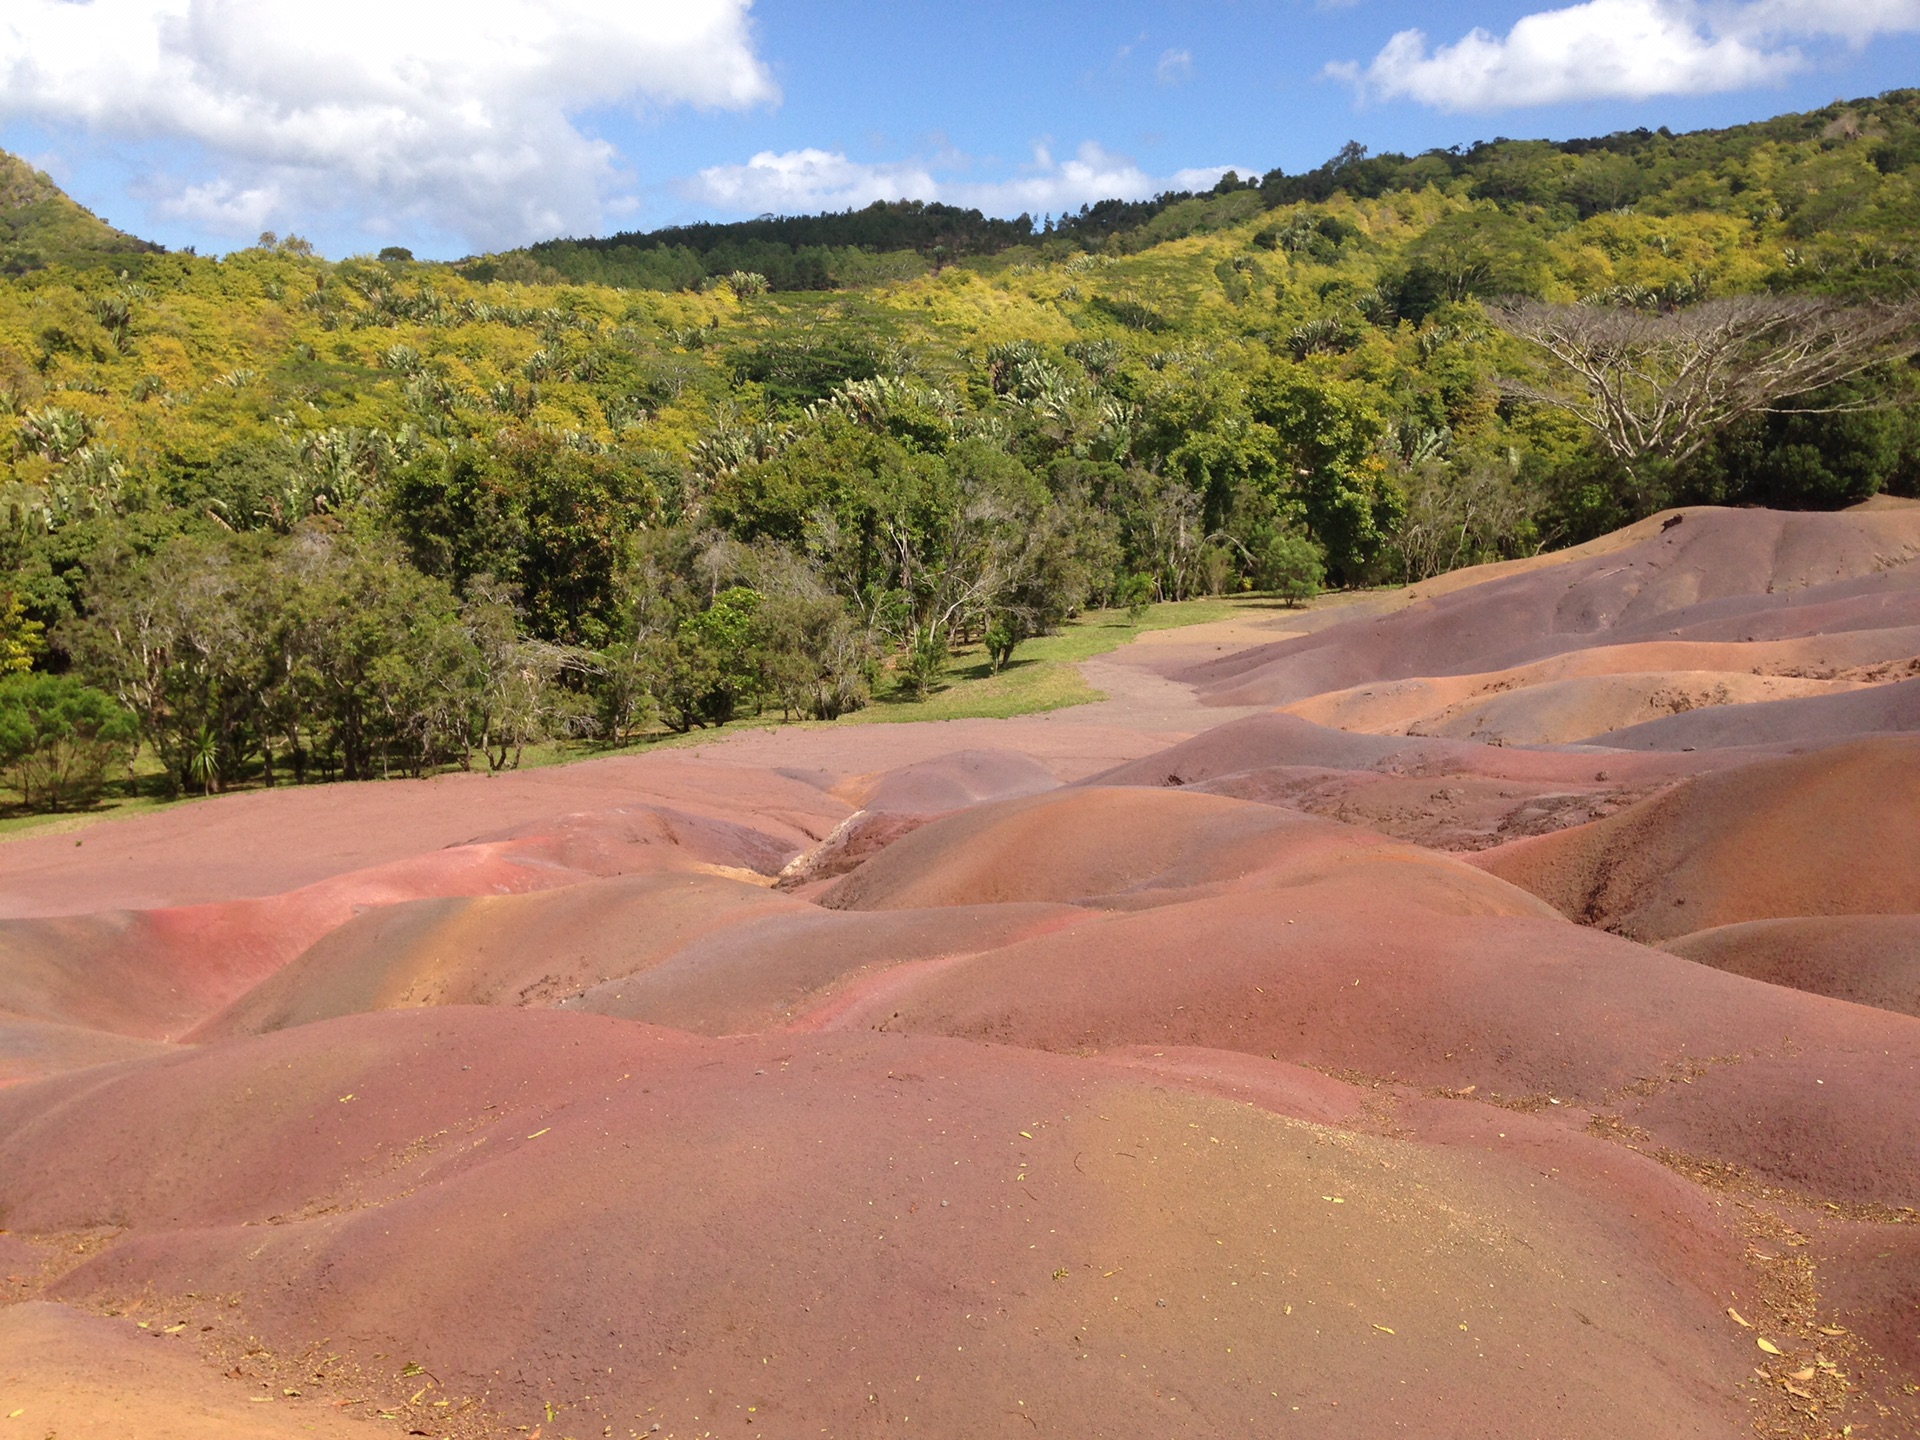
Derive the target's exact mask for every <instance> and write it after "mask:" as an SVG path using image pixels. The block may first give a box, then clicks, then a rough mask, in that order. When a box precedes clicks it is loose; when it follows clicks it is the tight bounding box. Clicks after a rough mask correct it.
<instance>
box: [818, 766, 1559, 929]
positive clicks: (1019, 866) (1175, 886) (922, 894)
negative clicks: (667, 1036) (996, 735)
mask: <svg viewBox="0 0 1920 1440" xmlns="http://www.w3.org/2000/svg"><path fill="white" fill-rule="evenodd" d="M1340 868H1364V869H1367V870H1368V871H1369V872H1370V873H1374V874H1377V875H1378V876H1379V877H1380V878H1381V880H1382V882H1383V883H1390V884H1393V885H1396V886H1399V887H1402V888H1404V889H1405V890H1406V891H1407V892H1408V893H1409V894H1413V893H1417V894H1418V895H1420V896H1421V898H1422V899H1423V900H1424V901H1425V902H1426V903H1429V904H1432V905H1434V906H1436V907H1438V908H1440V909H1443V910H1449V911H1453V912H1456V913H1489V914H1531V913H1542V912H1536V911H1535V910H1534V908H1533V907H1532V906H1531V905H1530V904H1529V903H1528V902H1527V900H1526V898H1525V897H1524V896H1522V895H1520V894H1518V893H1516V892H1514V891H1512V890H1510V889H1508V888H1507V887H1504V886H1485V885H1480V884H1477V883H1476V881H1475V877H1473V875H1472V872H1471V871H1470V869H1469V868H1468V867H1466V866H1463V865H1460V864H1458V863H1456V862H1454V861H1451V860H1447V859H1443V858H1441V857H1439V856H1434V855H1431V854H1429V853H1427V852H1424V851H1419V850H1415V849H1412V848H1411V847H1408V846H1404V845H1399V844H1397V843H1395V842H1394V841H1391V840H1388V839H1386V838H1385V837H1383V836H1379V835H1372V834H1369V833H1368V832H1366V831H1364V830H1355V829H1353V828H1351V827H1349V826H1344V825H1337V824H1334V823H1332V822H1329V821H1325V820H1318V819H1315V818H1312V817H1310V816H1305V815H1297V814H1293V813H1291V812H1288V811H1285V810H1281V809H1277V808H1275V807H1271V806H1265V805H1252V804H1247V803H1245V802H1243V801H1238V800H1225V799H1221V798H1219V797H1217V796H1212V795H1196V794H1189V793H1187V792H1184V791H1178V790H1149V789H1135V788H1129V789H1104V788H1100V789H1078V788H1076V789H1071V790H1063V791H1058V792H1055V793H1052V794H1048V795H1041V796H1036V797H1033V798H1031V799H1026V800H1009V801H1002V802H1001V803H999V804H996V805H981V806H978V807H976V808H974V809H972V810H963V811H961V812H960V813H958V814H956V815H949V816H947V817H945V818H944V819H941V820H937V821H934V822H933V823H932V824H930V825H927V826H925V827H924V828H922V829H919V830H916V831H915V832H914V833H913V834H911V835H909V836H907V837H906V838H905V839H903V840H900V841H897V842H895V843H894V844H893V845H891V846H889V847H888V848H887V849H886V850H884V851H882V852H881V853H880V854H879V855H876V856H875V857H874V858H873V859H871V860H869V861H867V862H866V864H864V865H862V866H861V867H860V868H859V869H858V870H856V871H854V872H853V873H852V874H851V875H849V876H847V877H846V878H845V879H844V880H842V881H840V882H839V883H838V884H837V885H835V886H834V888H833V889H831V890H830V891H828V892H826V893H825V894H824V895H822V896H821V897H820V903H821V904H823V905H826V906H828V907H830V908H834V909H844V910H901V909H919V908H924V907H929V906H941V905H984V904H996V903H1005V902H1009V901H1022V900H1025V901H1048V900H1050V901H1056V902H1060V903H1065V904H1072V903H1075V902H1079V901H1087V900H1099V901H1102V902H1104V903H1107V904H1116V905H1135V904H1165V903H1169V902H1172V901H1175V900H1178V899H1180V898H1182V895H1183V894H1186V893H1191V892H1193V891H1195V890H1196V889H1200V888H1210V889H1218V888H1220V887H1223V886H1238V885H1293V884H1302V883H1306V882H1307V881H1309V880H1312V879H1314V878H1317V877H1319V876H1321V875H1323V874H1324V873H1325V872H1327V871H1328V870H1329V869H1340ZM1389 877H1390V878H1389Z"/></svg>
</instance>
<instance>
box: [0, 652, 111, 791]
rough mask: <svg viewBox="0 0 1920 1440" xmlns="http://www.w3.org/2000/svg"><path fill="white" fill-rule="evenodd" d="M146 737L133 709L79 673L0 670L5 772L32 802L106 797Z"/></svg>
mask: <svg viewBox="0 0 1920 1440" xmlns="http://www.w3.org/2000/svg"><path fill="white" fill-rule="evenodd" d="M139 737H140V723H139V721H138V720H137V719H136V718H135V717H134V715H133V714H132V713H130V712H129V711H127V710H125V709H123V708H121V707H120V706H119V705H116V704H115V703H114V702H113V700H112V698H111V697H110V696H108V695H105V694H103V693H102V692H100V691H98V690H95V689H94V688H93V687H92V686H89V685H85V684H82V683H81V682H80V681H79V680H78V679H76V678H75V677H73V676H71V675H24V674H15V675H8V676H6V677H4V678H0V774H4V775H6V777H7V780H8V783H9V784H11V785H12V786H13V788H14V789H15V790H17V791H18V792H19V794H20V799H21V802H22V803H23V804H25V805H27V806H29V807H30V808H40V809H48V810H58V809H60V808H61V807H62V806H67V805H84V804H89V803H91V802H92V801H94V800H95V799H97V798H99V795H100V791H101V787H102V786H103V785H104V784H105V782H106V777H107V775H108V773H109V772H110V771H112V770H113V769H115V768H116V767H118V766H122V765H124V764H126V763H127V761H129V760H130V759H132V757H133V749H134V746H135V745H136V744H137V743H138V740H139Z"/></svg>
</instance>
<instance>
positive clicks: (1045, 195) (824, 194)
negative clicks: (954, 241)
mask: <svg viewBox="0 0 1920 1440" xmlns="http://www.w3.org/2000/svg"><path fill="white" fill-rule="evenodd" d="M951 168H960V169H965V168H967V161H966V157H964V156H958V155H953V154H951V153H949V154H947V155H945V156H943V157H942V163H941V164H940V165H937V166H929V165H924V164H921V163H919V162H900V163H893V164H868V163H865V162H862V161H858V160H851V159H849V158H848V157H847V156H845V155H843V154H841V153H840V152H838V151H831V150H812V149H809V150H790V151H787V152H786V153H784V154H776V153H774V152H772V151H763V152H762V153H760V154H758V155H755V156H754V157H753V158H752V159H751V160H749V161H747V163H746V164H744V165H716V166H713V167H712V168H710V169H707V170H702V171H701V172H700V173H699V174H698V175H697V176H695V177H694V179H692V180H691V181H689V182H687V183H686V184H684V185H683V186H682V187H681V189H682V193H683V194H684V196H685V197H686V198H687V199H689V200H692V201H695V202H697V203H699V204H703V205H709V206H712V207H713V208H715V209H716V210H720V211H722V212H725V213H730V214H736V215H752V214H764V213H768V212H773V213H778V214H788V215H792V214H805V213H807V212H809V211H814V210H845V209H849V208H852V209H857V208H859V207H861V206H863V205H868V204H871V203H872V202H873V201H875V200H928V201H933V200H939V201H944V202H946V203H947V204H950V205H965V206H971V207H973V208H975V209H978V210H983V211H985V212H986V213H987V214H989V215H1017V214H1020V213H1022V212H1025V213H1026V214H1029V215H1041V214H1045V213H1049V212H1051V213H1058V212H1061V211H1064V210H1070V209H1075V208H1077V207H1079V206H1080V205H1083V204H1086V203H1088V202H1091V201H1094V200H1109V199H1120V200H1138V199H1144V198H1145V197H1147V196H1150V195H1157V194H1159V193H1160V192H1162V191H1165V190H1204V189H1208V188H1209V187H1211V186H1212V185H1213V183H1214V182H1215V181H1216V180H1218V179H1219V178H1220V177H1221V176H1222V175H1223V174H1225V173H1226V172H1227V170H1228V169H1230V168H1233V167H1229V166H1226V165H1207V166H1200V167H1197V168H1194V169H1187V170H1177V171H1175V172H1174V173H1173V174H1171V175H1161V176H1155V175H1149V174H1148V173H1147V172H1146V171H1145V170H1143V169H1141V168H1140V166H1139V165H1138V164H1136V163H1135V162H1134V161H1132V160H1129V159H1128V158H1126V157H1125V156H1122V155H1115V154H1113V153H1112V152H1111V151H1108V150H1106V149H1104V148H1102V147H1101V146H1099V145H1097V144H1095V143H1094V142H1092V141H1088V142H1087V143H1085V144H1083V145H1082V146H1081V147H1080V148H1079V150H1077V151H1076V152H1075V153H1074V155H1073V157H1072V158H1071V159H1066V160H1057V159H1055V158H1054V156H1053V153H1052V152H1051V151H1050V150H1049V149H1048V148H1047V147H1046V146H1044V145H1042V146H1037V147H1035V149H1034V153H1033V161H1032V163H1031V164H1029V165H1027V166H1025V167H1023V168H1022V171H1021V173H1020V174H1018V175H1015V176H1012V177H1010V178H1008V179H1005V180H969V179H957V178H951V177H949V178H942V177H941V175H940V174H938V173H936V172H937V171H940V170H944V169H951ZM1240 173H1241V174H1242V175H1252V174H1258V173H1259V172H1258V171H1257V170H1250V169H1247V168H1244V167H1242V168H1241V169H1240Z"/></svg>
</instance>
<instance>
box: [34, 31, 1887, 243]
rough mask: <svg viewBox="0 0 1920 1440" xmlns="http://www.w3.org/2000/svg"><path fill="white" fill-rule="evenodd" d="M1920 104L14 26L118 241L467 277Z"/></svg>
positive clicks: (930, 42) (1855, 42) (1762, 81)
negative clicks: (402, 253)
mask: <svg viewBox="0 0 1920 1440" xmlns="http://www.w3.org/2000/svg"><path fill="white" fill-rule="evenodd" d="M1916 82H1920V0H1854V3H1852V4H1849V5H1846V6H1844V7H1842V6H1838V5H1834V4H1831V3H1827V0H1719V3H1700V0H1583V3H1578V4H1571V5H1555V4H1552V3H1536V4H1532V5H1528V4H1524V3H1477V4H1445V5H1442V4H1427V5H1417V4H1412V3H1405V0H1347V3H1337V4H1336V3H1329V0H1318V3H1315V0H1189V3H1185V4H1156V3H1107V4H1099V5H1095V4H1082V3H1073V4H1051V5H1039V4H1031V3H1030V4H1010V3H999V0H987V3H973V4H968V5H962V6H952V5H947V6H936V5H932V4H924V3H918V0H896V3H892V4H884V3H875V0H831V3H826V0H812V3H806V4H801V3H795V0H759V3H757V4H749V3H748V0H675V3H662V0H331V3H329V4H328V5H326V6H324V7H314V6H292V5H288V4H286V3H285V0H7V3H6V5H5V6H4V7H3V8H0V145H4V146H5V147H6V148H8V149H12V150H15V151H17V152H19V153H22V154H25V155H27V156H28V157H29V158H31V159H32V160H34V161H35V162H36V163H37V164H40V165H41V166H43V167H44V168H46V169H48V170H49V171H50V172H51V173H52V174H53V175H54V176H55V178H56V179H58V180H60V181H61V183H63V184H64V185H66V186H67V187H68V188H69V189H70V190H71V191H72V192H73V193H74V194H75V195H76V196H78V197H79V198H80V199H81V200H82V201H83V202H84V203H86V204H88V205H90V206H91V207H93V208H94V209H95V210H96V211H98V212H100V213H102V214H104V215H106V216H108V217H110V218H111V219H112V220H113V221H114V222H115V223H117V224H119V225H121V226H122V227H123V228H126V229H130V230H133V231H135V232H136V233H139V234H143V235H147V236H150V237H152V238H154V239H157V240H160V241H162V242H163V243H165V244H168V245H173V246H180V245H194V246H197V247H198V248H199V249H201V250H202V251H221V250H226V249H230V248H233V247H235V246H237V245H240V244H244V243H246V242H248V241H250V240H251V239H252V238H253V237H254V235H256V234H257V233H258V232H259V231H260V230H262V229H268V228H271V229H275V230H278V231H280V232H282V233H285V232H288V231H297V232H298V233H300V234H303V235H306V236H308V237H309V238H311V239H313V240H314V241H315V242H316V243H317V244H318V245H319V246H320V248H321V249H322V251H323V252H324V253H328V254H332V255H343V254H348V253H352V252H355V251H360V250H365V249H371V248H377V247H379V246H381V245H386V244H402V245H408V246H410V247H411V248H413V249H414V250H415V251H416V252H417V253H420V254H422V255H435V256H455V255H462V254H467V253H472V252H474V251H478V250H482V249H489V248H497V247H503V246H507V245H512V244H516V243H523V242H525V241H529V240H535V239H541V238H545V237H547V236H550V235H553V234H563V233H573V234H591V233H607V232H609V231H612V230H617V229H627V228H652V227H654V226H658V225H663V224H670V223H675V222H679V221H685V220H692V219H727V218H734V217H737V216H741V215H751V214H756V213H760V212H762V211H766V210H775V211H785V212H793V211H810V210H818V209H822V208H834V209H838V208H843V207H845V206H847V205H858V204H864V203H866V202H867V201H868V200H871V199H874V198H878V197H886V198H893V197H896V196H900V195H915V196H919V197H922V198H926V199H942V200H948V201H952V202H956V203H962V204H973V205H979V206H981V207H982V208H984V209H987V210H989V211H993V212H997V213H1003V214H1015V213H1019V212H1020V211H1022V210H1025V211H1028V212H1030V213H1033V214H1035V215H1038V214H1041V213H1043V212H1046V211H1059V210H1062V209H1067V208H1074V207H1077V206H1078V205H1079V204H1081V203H1083V202H1085V201H1087V200H1091V199H1098V198H1102V197H1104V196H1107V195H1116V194H1117V195H1143V194H1150V193H1153V192H1154V191H1156V190H1159V189H1164V188H1168V187H1170V186H1191V185H1198V184H1207V183H1211V181H1212V179H1213V178H1214V177H1215V176H1216V175H1217V174H1218V173H1219V171H1220V170H1221V169H1222V168H1224V167H1227V166H1234V167H1239V168H1241V169H1243V170H1245V169H1249V168H1251V169H1256V170H1258V169H1266V168H1270V167H1272V166H1275V165H1279V166H1282V167H1284V168H1286V169H1287V170H1289V171H1298V170H1304V169H1308V168H1311V167H1312V166H1313V165H1315V164H1317V163H1319V161H1321V160H1322V159H1324V158H1325V157H1326V156H1327V155H1329V154H1331V153H1332V152H1333V151H1334V150H1335V149H1337V148H1338V147H1339V146H1340V144H1341V143H1342V142H1344V141H1346V140H1348V139H1356V140H1359V141H1360V142H1361V143H1363V144H1365V145H1367V146H1369V147H1370V148H1371V149H1373V150H1375V151H1380V150H1396V149H1397V150H1407V151H1417V150H1421V149H1425V148H1427V147H1429V146H1436V145H1442V146H1444V145H1451V144H1457V143H1470V142H1472V141H1473V140H1476V139H1481V138H1486V137H1490V136H1493V135H1513V136H1548V137H1555V138H1560V137H1566V136H1570V135H1581V134H1595V133H1604V132H1607V131H1610V130H1616V129H1622V128H1631V127H1633V126H1637V125H1645V126H1649V127H1655V126H1659V125H1667V126H1669V127H1671V128H1673V129H1675V130H1680V129H1689V128H1695V127H1699V126H1704V125H1723V124H1731V123H1736V122H1739V121H1742V120H1750V119H1757V118H1761V117H1763V116H1767V115H1771V114H1776V113H1779V112H1780V111H1783V110H1792V109H1802V108H1808V107H1812V106H1817V105H1822V104H1825V103H1826V102H1828V101H1830V100H1832V99H1834V98H1835V97H1836V96H1855V95H1864V94H1873V93H1876V92H1878V91H1881V90H1885V89H1890V88H1893V87H1896V86H1901V85H1906V84H1912V83H1916Z"/></svg>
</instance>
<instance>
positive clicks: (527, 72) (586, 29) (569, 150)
mask: <svg viewBox="0 0 1920 1440" xmlns="http://www.w3.org/2000/svg"><path fill="white" fill-rule="evenodd" d="M750 5H751V0H672V3H668V0H399V3H394V0H329V3H327V4H324V5H310V4H302V5H293V4H286V3H282V0H8V3H7V4H6V6H5V11H4V14H3V15H0V118H6V119H13V120H32V121H38V122H42V123H47V124H53V125H61V126H82V127H85V128H87V129H88V130H91V131H93V132H95V133H96V134H99V135H102V136H106V137H111V138H114V139H131V140H136V141H163V142H164V141H173V142H180V141H184V142H188V143H189V144H191V145H193V146H196V147H198V149H199V151H200V152H201V153H202V154H203V155H204V157H205V159H206V162H207V165H208V167H209V168H210V169H211V170H212V172H213V175H212V178H211V179H207V180H204V181H202V182H199V183H187V182H176V183H173V184H170V185H169V184H166V183H164V182H162V183H160V184H159V186H158V187H157V189H158V193H155V194H153V195H151V196H150V198H151V199H152V200H153V201H154V203H155V204H156V207H157V208H158V209H160V210H161V211H162V212H163V213H169V214H173V215H177V216H180V217H183V218H190V219H194V220H198V221H200V222H201V223H205V224H208V225H211V226H224V227H227V228H229V229H235V228H250V227H252V226H254V225H257V224H261V223H265V222H267V221H270V220H273V219H275V218H281V219H283V220H285V221H288V222H295V223H300V224H302V225H306V224H311V223H313V217H314V216H315V215H316V214H332V215H335V216H339V217H341V218H342V219H343V220H344V221H345V222H346V223H348V224H350V225H353V226H357V227H360V228H364V229H367V230H370V231H373V232H379V231H381V230H383V229H392V230H399V229H401V228H402V227H407V228H415V227H418V226H420V225H423V224H424V225H427V226H431V227H433V228H436V229H440V230H444V231H449V232H452V233H454V234H456V235H459V236H461V237H463V238H464V239H465V240H467V241H468V242H469V243H472V244H476V245H483V246H484V245H497V244H504V243H515V242H518V241H521V240H525V239H530V238H538V237H540V236H544V235H551V234H556V233H561V232H563V231H566V230H569V229H579V228H587V227H591V226H593V225H594V224H595V223H596V222H597V221H598V219H599V217H600V213H601V208H600V207H601V199H602V195H603V191H604V190H605V189H606V187H607V186H608V183H609V181H610V180H611V178H612V175H613V169H614V160H615V156H614V152H613V151H612V149H611V148H610V147H609V146H607V145H606V144H604V143H603V142H601V141H598V140H595V139H594V138H592V137H591V136H589V135H587V134H584V133H582V131H581V130H580V128H579V127H578V126H577V125H576V123H575V119H574V117H575V116H577V115H578V114H580V113H581V112H582V111H585V110H591V109H596V108H608V107H617V106H629V107H640V108H658V107H667V106H674V105H693V106H699V107H708V108H728V109H738V108H741V107H745V106H750V105H753V104H756V103H759V102H762V101H768V100H773V99H776V98H777V90H776V88H775V86H774V84H773V81H772V79H771V77H770V76H769V74H768V73H767V70H766V67H765V66H764V65H762V64H761V62H760V60H759V58H758V57H757V56H756V54H755V53H754V49H753V44H752V38H751V35H750V33H749V29H748V24H747V12H748V9H749V7H750Z"/></svg>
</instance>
